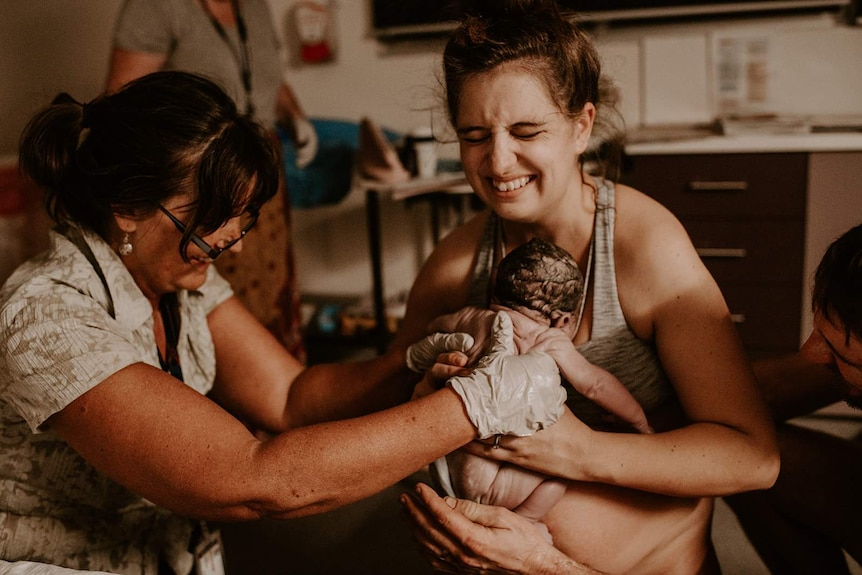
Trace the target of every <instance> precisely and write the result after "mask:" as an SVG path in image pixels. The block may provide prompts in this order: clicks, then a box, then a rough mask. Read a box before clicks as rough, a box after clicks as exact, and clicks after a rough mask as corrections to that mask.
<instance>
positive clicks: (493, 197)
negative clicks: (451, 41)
mask: <svg viewBox="0 0 862 575" xmlns="http://www.w3.org/2000/svg"><path fill="white" fill-rule="evenodd" d="M594 115H595V108H594V107H593V105H592V104H587V105H586V106H585V107H584V110H583V111H582V113H581V114H580V115H579V116H578V117H577V118H572V117H570V116H568V115H566V114H565V113H564V112H562V111H561V110H560V109H559V107H558V106H557V105H556V104H555V103H554V102H553V101H552V100H551V98H550V96H549V95H548V93H547V90H546V88H545V87H544V85H543V84H542V83H541V81H540V80H539V79H538V78H536V76H534V75H533V74H531V73H529V72H528V71H526V70H525V69H523V68H521V67H519V66H517V65H511V64H507V65H503V66H500V67H498V68H495V69H494V70H492V71H490V72H487V73H484V74H480V75H477V76H474V77H472V78H469V79H468V80H466V81H465V82H464V85H463V88H462V92H461V97H460V101H459V107H458V117H457V118H456V121H455V124H456V125H455V129H456V132H457V135H458V140H459V142H460V148H461V161H462V164H463V167H464V173H465V174H466V176H467V180H468V181H469V182H470V185H471V186H472V187H473V189H474V190H475V191H476V193H477V194H478V195H479V197H480V198H482V200H483V201H484V202H485V203H486V204H487V205H489V206H490V207H491V208H492V209H493V210H494V211H496V212H497V213H498V214H499V215H500V216H501V217H503V218H506V219H509V220H514V221H522V222H531V221H536V220H539V219H541V218H542V217H543V215H545V214H553V213H555V212H557V211H558V210H559V209H560V208H561V207H562V206H561V202H562V201H563V200H564V198H566V196H567V195H568V194H569V192H571V191H577V192H579V191H580V188H581V175H580V169H579V166H578V156H579V155H580V154H581V153H582V152H583V151H584V149H585V148H586V145H587V141H588V139H589V135H590V131H591V129H592V120H593V117H594Z"/></svg>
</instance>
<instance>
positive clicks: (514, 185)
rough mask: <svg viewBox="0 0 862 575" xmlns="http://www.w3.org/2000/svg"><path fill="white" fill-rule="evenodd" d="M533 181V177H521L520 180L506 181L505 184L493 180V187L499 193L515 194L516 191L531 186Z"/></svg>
mask: <svg viewBox="0 0 862 575" xmlns="http://www.w3.org/2000/svg"><path fill="white" fill-rule="evenodd" d="M532 179H533V178H532V177H531V176H521V177H520V178H514V179H512V180H506V181H505V182H504V181H501V180H491V185H493V186H494V189H495V190H497V191H498V192H514V191H515V190H518V189H520V188H523V187H524V186H526V185H527V184H529V183H530V181H531V180H532Z"/></svg>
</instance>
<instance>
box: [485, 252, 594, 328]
mask: <svg viewBox="0 0 862 575" xmlns="http://www.w3.org/2000/svg"><path fill="white" fill-rule="evenodd" d="M583 292H584V276H583V274H582V273H581V270H580V268H579V267H578V263H577V262H576V261H575V259H574V258H573V257H572V256H571V254H569V252H567V251H566V250H564V249H562V248H560V247H559V246H556V245H554V244H552V243H551V242H548V241H545V240H543V239H540V238H533V239H531V240H530V241H528V242H526V243H524V244H521V245H520V246H518V247H517V248H515V249H514V250H512V251H511V252H509V253H508V254H507V255H506V257H504V258H503V259H502V260H500V264H499V266H498V267H497V275H496V278H495V280H494V287H493V291H492V300H493V301H494V302H496V303H498V304H500V305H503V306H506V307H510V308H516V307H525V308H528V309H532V310H536V311H538V312H541V313H542V315H543V316H545V317H547V318H550V316H551V312H553V311H563V312H574V311H576V310H577V309H578V307H579V304H580V301H581V298H582V297H583V295H584V294H583Z"/></svg>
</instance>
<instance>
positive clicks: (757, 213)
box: [622, 153, 808, 358]
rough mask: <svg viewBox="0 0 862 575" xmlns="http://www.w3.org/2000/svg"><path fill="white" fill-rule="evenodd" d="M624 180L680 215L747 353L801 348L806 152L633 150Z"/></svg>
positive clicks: (757, 353)
mask: <svg viewBox="0 0 862 575" xmlns="http://www.w3.org/2000/svg"><path fill="white" fill-rule="evenodd" d="M626 163H627V168H626V171H625V173H624V174H623V178H622V180H623V182H624V183H626V184H628V185H630V186H632V187H634V188H637V189H639V190H641V191H643V192H644V193H646V194H648V195H650V196H652V197H653V198H655V199H656V200H658V201H659V202H661V203H662V204H664V205H665V206H666V207H667V208H668V209H670V210H671V211H672V212H673V213H674V214H675V215H676V216H677V217H678V218H679V219H680V221H681V222H682V224H683V225H684V226H685V228H686V230H687V231H688V233H689V236H690V237H691V239H692V242H693V243H694V246H695V248H697V250H698V253H699V254H700V255H701V257H702V258H703V261H704V263H705V264H706V266H707V268H708V269H709V271H710V272H711V273H712V275H713V277H714V278H715V280H716V282H717V283H718V285H719V287H720V288H721V290H722V293H723V294H724V297H725V300H726V301H727V304H728V307H729V308H730V312H731V314H732V315H733V318H734V322H735V323H736V325H737V328H738V329H739V334H740V337H741V338H742V342H743V344H744V345H745V347H746V350H747V351H748V353H749V355H750V356H751V357H752V358H757V357H765V356H770V355H776V354H781V353H786V352H790V351H794V350H796V349H798V347H799V333H800V321H801V317H802V309H801V307H802V302H803V297H802V286H803V283H804V282H803V259H804V253H805V206H806V188H807V170H808V154H807V153H763V154H690V155H677V154H668V155H638V156H630V157H629V158H627V162H626Z"/></svg>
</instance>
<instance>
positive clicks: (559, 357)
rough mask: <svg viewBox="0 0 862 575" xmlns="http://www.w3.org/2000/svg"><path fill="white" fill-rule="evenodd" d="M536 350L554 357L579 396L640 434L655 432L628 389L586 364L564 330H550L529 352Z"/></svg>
mask: <svg viewBox="0 0 862 575" xmlns="http://www.w3.org/2000/svg"><path fill="white" fill-rule="evenodd" d="M536 351H543V352H545V353H547V354H548V355H550V356H551V357H552V358H554V361H555V362H556V363H557V366H558V367H559V368H560V373H561V374H562V376H563V378H564V379H565V380H566V381H568V382H569V383H570V384H571V386H572V387H574V388H575V390H576V391H577V392H578V393H581V394H582V395H584V397H586V398H587V399H589V400H591V401H593V402H595V403H596V404H597V405H599V406H600V407H602V408H604V409H606V410H607V411H609V412H610V413H611V414H613V415H615V416H616V417H618V418H620V419H622V420H623V421H625V422H627V423H629V424H631V425H632V426H633V427H634V428H635V429H637V430H638V431H639V432H641V433H652V431H653V430H652V428H651V427H650V425H649V422H648V421H647V418H646V414H645V413H644V410H643V408H642V407H641V405H640V404H639V403H638V402H637V400H636V399H635V398H634V396H633V395H632V394H631V393H630V392H629V390H628V389H626V388H625V386H624V385H623V384H622V382H620V380H618V379H617V378H616V377H614V375H613V374H611V373H610V372H608V371H606V370H604V369H602V368H601V367H599V366H597V365H593V364H592V363H590V362H589V361H587V359H586V358H585V357H584V356H583V355H581V354H580V352H578V350H577V349H575V346H574V344H573V343H572V340H571V339H569V337H568V336H567V335H566V334H565V333H564V332H563V331H561V330H559V329H556V328H549V329H548V330H547V331H546V332H545V333H544V334H542V335H541V336H539V338H537V340H536V343H535V345H534V347H533V348H532V349H531V350H530V352H531V353H532V352H536Z"/></svg>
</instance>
